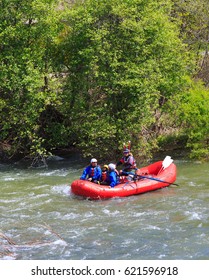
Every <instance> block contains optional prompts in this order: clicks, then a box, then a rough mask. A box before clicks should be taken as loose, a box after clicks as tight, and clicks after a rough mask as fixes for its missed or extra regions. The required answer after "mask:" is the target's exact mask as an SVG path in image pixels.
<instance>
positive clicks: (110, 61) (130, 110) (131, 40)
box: [62, 0, 188, 157]
mask: <svg viewBox="0 0 209 280" xmlns="http://www.w3.org/2000/svg"><path fill="white" fill-rule="evenodd" d="M170 12H171V2H170V1H150V0H148V1H143V0H132V1H128V0H123V1H122V0H103V1H98V0H86V1H85V2H83V1H82V2H81V3H80V2H79V3H77V5H75V6H74V8H73V9H71V10H70V12H69V16H68V25H69V30H70V31H69V35H68V37H67V38H66V40H65V41H64V42H63V50H64V53H63V57H62V60H63V62H64V65H65V67H66V68H67V69H68V70H69V78H68V81H67V83H66V90H65V98H66V104H69V108H68V109H67V108H66V110H68V111H69V112H71V118H72V122H73V123H74V126H73V131H74V133H75V134H76V135H79V137H78V138H77V139H76V141H77V143H78V144H79V146H80V147H82V148H83V149H85V150H86V149H87V148H88V152H89V151H90V153H92V151H93V153H94V154H95V153H96V152H98V151H99V152H100V154H101V153H103V154H104V155H105V153H107V151H108V150H109V151H110V152H111V153H112V152H113V151H114V148H113V147H115V149H118V148H120V147H121V146H122V143H123V142H124V141H127V140H132V143H133V146H134V147H135V153H137V154H138V155H140V156H145V154H146V157H147V156H148V154H149V152H150V151H151V150H153V148H154V147H155V146H156V137H155V136H156V135H155V129H154V126H155V124H156V121H157V120H156V119H157V118H158V116H159V115H160V114H161V112H162V111H163V108H164V104H165V103H166V101H167V100H169V99H170V98H172V96H173V95H174V94H177V93H178V92H180V91H181V89H182V88H183V87H184V83H185V76H186V74H187V69H186V66H187V62H188V61H187V52H186V49H185V46H184V45H183V43H182V41H181V40H180V39H179V37H178V36H179V33H178V29H177V26H176V24H175V23H173V22H172V21H171V20H170ZM102 147H103V148H104V149H102Z"/></svg>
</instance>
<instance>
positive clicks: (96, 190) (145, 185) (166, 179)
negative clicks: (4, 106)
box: [71, 161, 177, 200]
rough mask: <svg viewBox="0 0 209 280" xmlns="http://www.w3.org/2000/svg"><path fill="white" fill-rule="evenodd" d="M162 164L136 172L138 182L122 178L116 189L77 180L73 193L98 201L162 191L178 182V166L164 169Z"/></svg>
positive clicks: (160, 162)
mask: <svg viewBox="0 0 209 280" xmlns="http://www.w3.org/2000/svg"><path fill="white" fill-rule="evenodd" d="M162 163H163V161H158V162H155V163H153V164H150V165H148V166H146V167H142V168H140V169H138V170H137V171H136V174H137V180H131V181H130V180H129V178H127V177H122V178H120V183H119V184H118V185H116V186H115V187H114V188H111V187H110V186H105V185H99V184H96V183H92V182H90V181H88V180H75V181H73V182H72V184H71V192H72V193H73V194H74V195H76V196H82V197H84V198H88V199H92V200H98V199H110V198H113V197H126V196H131V195H139V194H142V193H146V192H150V191H155V190H158V189H162V188H165V187H168V186H169V185H171V184H174V182H175V180H176V165H175V164H174V163H171V164H170V165H169V166H168V167H167V168H165V169H163V166H162ZM174 185H175V184H174ZM176 185H177V184H176Z"/></svg>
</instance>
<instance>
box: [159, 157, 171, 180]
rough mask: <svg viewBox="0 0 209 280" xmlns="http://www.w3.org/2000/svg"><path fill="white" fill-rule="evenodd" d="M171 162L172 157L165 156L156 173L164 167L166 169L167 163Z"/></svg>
mask: <svg viewBox="0 0 209 280" xmlns="http://www.w3.org/2000/svg"><path fill="white" fill-rule="evenodd" d="M172 162H173V159H172V158H171V157H170V156H166V157H165V158H164V160H163V162H162V167H161V168H160V170H159V171H158V173H157V175H158V174H159V173H160V172H161V171H163V170H164V169H166V168H167V167H168V166H169V165H171V163H172Z"/></svg>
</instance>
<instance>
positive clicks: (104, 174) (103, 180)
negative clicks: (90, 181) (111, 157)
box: [100, 164, 108, 185]
mask: <svg viewBox="0 0 209 280" xmlns="http://www.w3.org/2000/svg"><path fill="white" fill-rule="evenodd" d="M107 173H108V165H106V164H105V165H104V166H103V167H102V176H101V183H100V184H102V185H107Z"/></svg>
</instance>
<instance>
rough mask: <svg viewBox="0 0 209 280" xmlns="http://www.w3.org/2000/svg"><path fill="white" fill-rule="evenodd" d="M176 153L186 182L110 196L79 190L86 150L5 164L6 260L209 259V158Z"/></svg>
mask: <svg viewBox="0 0 209 280" xmlns="http://www.w3.org/2000/svg"><path fill="white" fill-rule="evenodd" d="M173 159H174V163H175V164H176V166H177V180H176V183H178V184H179V186H178V187H177V186H170V187H168V188H164V189H161V190H157V191H154V192H150V193H146V194H142V195H138V196H131V197H126V198H114V199H110V200H103V201H101V200H100V201H91V200H88V199H83V198H80V197H75V196H74V195H73V194H72V193H71V190H70V184H71V182H72V181H73V180H75V179H77V178H78V177H79V176H80V175H81V173H82V170H83V168H84V167H85V166H86V162H84V161H81V160H80V158H79V157H78V156H75V155H73V156H70V157H66V158H61V157H52V159H51V160H49V161H48V168H28V166H25V165H23V164H22V163H16V164H10V165H8V164H7V165H6V164H0V191H1V194H0V217H1V219H0V259H1V260H7V259H9V260H13V259H14V260H15V259H17V260H56V259H58V260H101V259H104V260H108V259H110V260H111V259H112V260H125V259H127V260H131V259H139V260H143V259H146V260H164V259H166V260H179V259H181V260H182V259H183V260H194V259H195V260H204V259H209V211H208V209H209V163H200V162H194V161H193V162H192V161H189V160H182V159H175V157H173Z"/></svg>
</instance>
